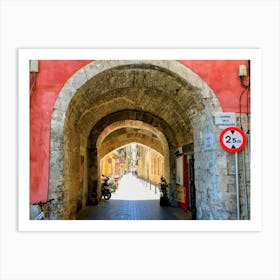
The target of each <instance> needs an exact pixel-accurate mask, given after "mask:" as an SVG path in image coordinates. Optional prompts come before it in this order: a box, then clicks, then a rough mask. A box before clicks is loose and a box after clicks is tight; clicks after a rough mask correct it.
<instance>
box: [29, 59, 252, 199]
mask: <svg viewBox="0 0 280 280" xmlns="http://www.w3.org/2000/svg"><path fill="white" fill-rule="evenodd" d="M92 61H93V60H75V61H74V60H73V61H71V60H67V61H63V60H40V61H39V73H38V74H37V79H36V84H35V86H34V88H33V91H32V93H31V94H30V203H34V202H37V201H39V200H42V201H45V200H47V195H48V176H49V142H50V122H51V115H52V111H53V106H54V104H55V101H56V99H57V97H58V94H59V92H60V90H61V89H62V87H63V85H64V84H65V82H66V81H67V80H68V79H69V78H70V77H71V76H72V75H73V74H74V73H75V72H76V71H78V70H79V69H80V68H82V67H83V66H85V65H86V64H88V63H90V62H92ZM179 62H180V63H182V64H183V65H185V66H187V67H189V68H190V69H191V70H193V71H194V72H196V73H197V74H198V75H199V76H200V77H201V78H202V79H203V80H204V81H205V82H206V83H207V84H208V85H209V86H210V88H212V90H213V91H214V92H215V93H216V95H217V97H218V99H219V100H220V103H221V106H222V108H223V111H228V112H239V96H240V93H241V91H242V87H241V85H240V81H239V77H238V70H239V65H240V64H246V63H247V62H246V61H245V60H240V61H236V60H235V61H229V60H209V61H205V60H204V61H199V60H188V61H182V60H180V61H179ZM245 110H246V102H244V101H243V105H242V111H244V112H245Z"/></svg>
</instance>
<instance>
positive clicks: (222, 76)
mask: <svg viewBox="0 0 280 280" xmlns="http://www.w3.org/2000/svg"><path fill="white" fill-rule="evenodd" d="M179 62H180V63H182V64H183V65H185V66H187V67H188V68H190V69H191V70H192V71H193V72H195V73H196V74H198V75H199V76H200V77H201V78H202V79H203V80H204V81H205V82H206V83H207V84H208V86H209V87H210V88H211V89H212V90H213V91H214V93H215V94H216V96H217V97H218V99H219V101H220V104H221V106H222V109H223V111H224V112H239V111H240V109H239V97H240V94H241V92H242V91H243V88H242V86H241V83H240V79H239V75H238V74H239V65H241V64H245V65H247V60H185V61H184V60H179ZM241 105H242V106H241V112H246V109H247V106H246V95H245V94H244V95H243V96H242V103H241Z"/></svg>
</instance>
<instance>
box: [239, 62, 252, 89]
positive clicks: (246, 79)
mask: <svg viewBox="0 0 280 280" xmlns="http://www.w3.org/2000/svg"><path fill="white" fill-rule="evenodd" d="M239 78H240V82H241V85H242V87H244V88H247V87H249V85H250V75H248V72H247V67H246V65H244V64H242V65H240V66H239Z"/></svg>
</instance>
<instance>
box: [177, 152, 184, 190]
mask: <svg viewBox="0 0 280 280" xmlns="http://www.w3.org/2000/svg"><path fill="white" fill-rule="evenodd" d="M176 184H178V185H181V186H183V185H184V163H183V156H180V157H177V158H176Z"/></svg>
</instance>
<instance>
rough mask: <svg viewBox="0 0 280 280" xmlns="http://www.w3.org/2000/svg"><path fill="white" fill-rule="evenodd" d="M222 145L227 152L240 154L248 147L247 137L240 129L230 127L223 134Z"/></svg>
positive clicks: (221, 136) (221, 137) (221, 135)
mask: <svg viewBox="0 0 280 280" xmlns="http://www.w3.org/2000/svg"><path fill="white" fill-rule="evenodd" d="M220 143H221V145H222V147H223V148H224V149H225V150H226V151H227V152H230V153H235V152H239V151H241V150H242V149H243V148H244V147H245V145H246V135H245V133H244V131H243V130H241V129H240V128H238V127H235V126H230V127H227V128H226V129H224V130H223V131H222V132H221V134H220Z"/></svg>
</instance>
